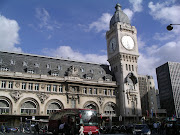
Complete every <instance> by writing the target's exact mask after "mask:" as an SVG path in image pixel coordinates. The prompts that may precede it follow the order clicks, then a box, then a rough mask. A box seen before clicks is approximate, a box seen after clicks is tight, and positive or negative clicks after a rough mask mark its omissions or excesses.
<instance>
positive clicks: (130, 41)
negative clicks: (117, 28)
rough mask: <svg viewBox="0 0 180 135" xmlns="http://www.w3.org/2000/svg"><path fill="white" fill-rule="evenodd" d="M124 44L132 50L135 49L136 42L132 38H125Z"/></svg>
mask: <svg viewBox="0 0 180 135" xmlns="http://www.w3.org/2000/svg"><path fill="white" fill-rule="evenodd" d="M122 44H123V46H124V47H125V48H126V49H128V50H131V49H133V48H134V40H133V39H132V37H130V36H123V37H122Z"/></svg>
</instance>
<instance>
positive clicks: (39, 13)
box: [35, 8, 61, 31]
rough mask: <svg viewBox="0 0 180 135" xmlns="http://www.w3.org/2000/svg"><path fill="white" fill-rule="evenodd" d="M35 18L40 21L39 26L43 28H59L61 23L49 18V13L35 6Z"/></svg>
mask: <svg viewBox="0 0 180 135" xmlns="http://www.w3.org/2000/svg"><path fill="white" fill-rule="evenodd" d="M35 16H36V18H37V19H38V20H39V21H40V23H39V24H38V25H39V28H40V29H41V30H42V29H45V30H50V31H52V30H54V29H55V28H57V29H59V28H61V24H60V23H58V22H57V21H55V20H52V19H51V16H50V14H49V13H48V11H47V10H46V9H44V8H36V15H35Z"/></svg>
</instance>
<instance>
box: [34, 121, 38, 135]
mask: <svg viewBox="0 0 180 135" xmlns="http://www.w3.org/2000/svg"><path fill="white" fill-rule="evenodd" d="M34 127H35V130H36V132H37V133H38V135H39V124H38V123H36V125H35V126H34Z"/></svg>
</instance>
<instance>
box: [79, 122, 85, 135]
mask: <svg viewBox="0 0 180 135" xmlns="http://www.w3.org/2000/svg"><path fill="white" fill-rule="evenodd" d="M79 135H84V127H83V124H81V125H80V129H79Z"/></svg>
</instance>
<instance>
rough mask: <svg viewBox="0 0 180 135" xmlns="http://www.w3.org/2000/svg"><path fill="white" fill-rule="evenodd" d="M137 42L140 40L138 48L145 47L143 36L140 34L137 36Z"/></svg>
mask: <svg viewBox="0 0 180 135" xmlns="http://www.w3.org/2000/svg"><path fill="white" fill-rule="evenodd" d="M137 42H138V48H139V49H140V50H141V49H143V48H144V47H145V42H144V41H143V40H142V38H141V37H140V36H139V37H137Z"/></svg>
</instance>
